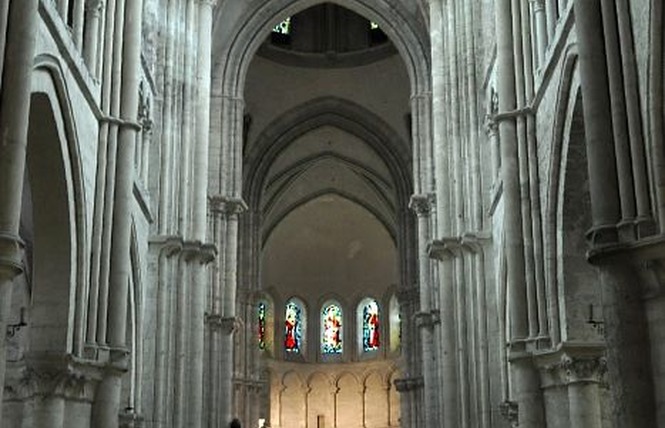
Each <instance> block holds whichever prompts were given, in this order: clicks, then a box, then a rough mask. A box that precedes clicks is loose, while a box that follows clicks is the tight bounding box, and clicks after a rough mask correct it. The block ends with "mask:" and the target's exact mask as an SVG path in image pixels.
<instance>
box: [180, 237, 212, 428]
mask: <svg viewBox="0 0 665 428" xmlns="http://www.w3.org/2000/svg"><path fill="white" fill-rule="evenodd" d="M196 243H197V246H198V248H197V251H196V254H195V256H194V259H193V261H192V262H193V265H192V276H193V281H192V287H191V290H190V293H191V296H190V305H191V306H190V317H191V322H190V323H189V327H190V330H189V338H190V349H189V380H188V382H187V383H188V391H189V392H188V403H189V404H188V407H189V408H190V409H191V411H190V412H189V422H188V423H187V427H188V428H197V427H201V426H202V417H203V415H202V412H203V382H204V380H205V379H204V377H203V360H204V340H205V308H206V307H207V302H206V300H207V299H206V296H207V293H208V278H209V275H208V269H207V265H208V264H209V263H210V262H211V261H213V260H214V259H215V256H216V254H217V249H216V248H215V247H214V246H213V245H210V244H203V245H201V244H200V242H199V241H197V242H196Z"/></svg>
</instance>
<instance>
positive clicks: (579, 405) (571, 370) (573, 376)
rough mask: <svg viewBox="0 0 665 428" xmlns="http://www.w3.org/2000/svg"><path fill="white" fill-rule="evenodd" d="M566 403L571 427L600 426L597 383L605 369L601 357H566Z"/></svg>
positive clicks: (596, 427) (594, 427)
mask: <svg viewBox="0 0 665 428" xmlns="http://www.w3.org/2000/svg"><path fill="white" fill-rule="evenodd" d="M563 367H564V368H565V369H566V371H567V374H568V403H569V406H570V427H571V428H602V425H603V424H602V419H601V413H600V397H599V394H598V383H599V382H600V376H601V375H602V374H603V372H604V370H605V360H604V359H602V358H588V357H568V358H566V359H565V360H564V361H563Z"/></svg>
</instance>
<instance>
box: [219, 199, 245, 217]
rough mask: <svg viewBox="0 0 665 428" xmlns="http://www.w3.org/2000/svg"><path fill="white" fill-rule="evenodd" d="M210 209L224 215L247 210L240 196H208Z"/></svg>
mask: <svg viewBox="0 0 665 428" xmlns="http://www.w3.org/2000/svg"><path fill="white" fill-rule="evenodd" d="M209 205H210V211H212V212H214V213H219V214H224V215H226V216H233V215H240V214H242V213H244V212H245V211H247V209H248V207H247V203H246V202H245V201H244V200H243V199H242V198H237V197H232V196H222V195H218V196H211V197H210V198H209Z"/></svg>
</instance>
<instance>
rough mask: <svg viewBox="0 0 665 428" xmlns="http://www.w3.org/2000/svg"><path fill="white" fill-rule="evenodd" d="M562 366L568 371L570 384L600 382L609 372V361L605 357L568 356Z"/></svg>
mask: <svg viewBox="0 0 665 428" xmlns="http://www.w3.org/2000/svg"><path fill="white" fill-rule="evenodd" d="M561 365H562V367H563V369H565V370H566V374H567V376H568V382H569V383H576V382H600V380H601V378H602V376H603V375H604V374H605V372H606V371H607V361H606V360H605V358H604V357H570V356H566V357H564V358H563V360H562V363H561Z"/></svg>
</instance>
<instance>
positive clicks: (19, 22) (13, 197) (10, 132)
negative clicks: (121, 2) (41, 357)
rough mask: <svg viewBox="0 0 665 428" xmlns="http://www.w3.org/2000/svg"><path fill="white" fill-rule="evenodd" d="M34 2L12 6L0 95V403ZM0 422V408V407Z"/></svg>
mask: <svg viewBox="0 0 665 428" xmlns="http://www.w3.org/2000/svg"><path fill="white" fill-rule="evenodd" d="M38 4H39V2H38V0H21V1H13V2H12V3H11V6H10V9H9V21H10V22H11V23H12V26H11V31H10V32H9V34H8V35H7V45H6V50H5V52H4V54H5V58H8V59H9V61H7V62H6V64H5V68H4V75H3V76H2V78H3V80H2V92H0V138H1V140H0V332H2V333H1V334H3V336H2V338H1V339H0V403H2V397H3V391H4V388H2V387H1V386H2V385H4V382H5V364H6V357H5V355H6V344H7V341H6V340H5V337H4V334H5V331H6V327H7V322H8V318H9V315H10V310H11V302H12V281H13V280H14V278H15V277H16V276H18V275H19V274H20V273H21V272H22V261H21V256H22V241H21V238H20V237H19V235H18V231H19V223H20V220H21V198H22V194H23V178H24V175H25V153H26V149H27V143H28V117H29V115H30V91H31V86H30V85H31V78H32V61H33V57H34V51H35V37H36V34H37V18H38V14H37V6H38ZM0 420H2V405H1V404H0Z"/></svg>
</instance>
